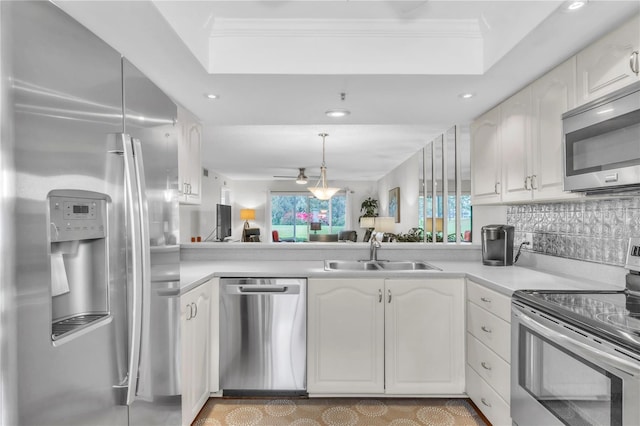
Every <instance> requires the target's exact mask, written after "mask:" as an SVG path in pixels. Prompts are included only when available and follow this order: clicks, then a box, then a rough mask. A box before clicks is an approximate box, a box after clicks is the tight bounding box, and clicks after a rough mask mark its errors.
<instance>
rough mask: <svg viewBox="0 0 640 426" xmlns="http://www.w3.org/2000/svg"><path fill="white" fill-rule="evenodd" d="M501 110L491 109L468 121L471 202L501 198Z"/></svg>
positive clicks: (483, 201)
mask: <svg viewBox="0 0 640 426" xmlns="http://www.w3.org/2000/svg"><path fill="white" fill-rule="evenodd" d="M499 120H500V111H499V109H498V108H494V109H492V110H491V111H489V112H487V113H486V114H484V115H483V116H481V117H480V118H478V119H477V120H476V121H474V122H473V123H472V124H471V173H472V179H471V196H472V202H473V204H474V205H479V204H491V203H497V202H499V201H500V181H499V179H500V178H499V176H500V166H501V161H500V145H499V135H498V124H499V123H498V122H499Z"/></svg>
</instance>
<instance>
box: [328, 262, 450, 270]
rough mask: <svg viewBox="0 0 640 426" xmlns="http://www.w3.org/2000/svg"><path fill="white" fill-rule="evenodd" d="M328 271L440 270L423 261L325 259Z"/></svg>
mask: <svg viewBox="0 0 640 426" xmlns="http://www.w3.org/2000/svg"><path fill="white" fill-rule="evenodd" d="M324 269H325V270H326V271H439V270H440V269H439V268H436V267H435V266H433V265H430V264H428V263H426V262H422V261H406V260H402V261H390V260H325V261H324Z"/></svg>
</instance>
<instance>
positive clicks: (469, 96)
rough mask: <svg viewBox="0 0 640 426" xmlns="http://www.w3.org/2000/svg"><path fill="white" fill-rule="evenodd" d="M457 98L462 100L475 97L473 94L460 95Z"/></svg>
mask: <svg viewBox="0 0 640 426" xmlns="http://www.w3.org/2000/svg"><path fill="white" fill-rule="evenodd" d="M458 96H459V97H461V98H462V99H471V98H473V97H474V96H475V93H460V94H459V95H458Z"/></svg>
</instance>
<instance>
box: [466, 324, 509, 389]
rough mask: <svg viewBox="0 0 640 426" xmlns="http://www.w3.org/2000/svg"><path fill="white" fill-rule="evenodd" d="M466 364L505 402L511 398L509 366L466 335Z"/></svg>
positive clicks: (473, 338) (469, 335)
mask: <svg viewBox="0 0 640 426" xmlns="http://www.w3.org/2000/svg"><path fill="white" fill-rule="evenodd" d="M467 363H468V364H469V366H470V367H471V368H473V369H474V370H475V371H476V373H478V375H479V376H480V377H482V378H483V379H484V380H485V381H486V382H487V383H488V384H489V385H491V387H492V388H493V389H495V390H496V392H498V394H499V395H500V396H501V397H502V399H504V400H505V401H509V400H510V398H511V381H510V380H511V366H510V365H509V363H508V362H506V361H505V360H503V359H502V358H500V357H499V356H498V355H496V353H495V352H493V351H492V350H491V349H489V348H488V347H486V346H485V345H483V344H482V343H480V341H479V340H478V339H476V338H475V337H473V336H472V335H471V334H469V333H467Z"/></svg>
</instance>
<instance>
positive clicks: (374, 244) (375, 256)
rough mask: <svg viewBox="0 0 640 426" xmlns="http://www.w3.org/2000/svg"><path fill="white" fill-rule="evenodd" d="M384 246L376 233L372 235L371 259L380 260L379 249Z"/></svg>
mask: <svg viewBox="0 0 640 426" xmlns="http://www.w3.org/2000/svg"><path fill="white" fill-rule="evenodd" d="M380 247H382V244H380V241H378V240H377V239H376V236H375V234H374V235H373V237H371V245H370V246H369V260H370V261H373V260H378V249H379V248H380Z"/></svg>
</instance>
